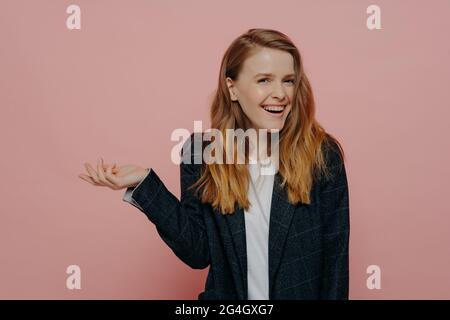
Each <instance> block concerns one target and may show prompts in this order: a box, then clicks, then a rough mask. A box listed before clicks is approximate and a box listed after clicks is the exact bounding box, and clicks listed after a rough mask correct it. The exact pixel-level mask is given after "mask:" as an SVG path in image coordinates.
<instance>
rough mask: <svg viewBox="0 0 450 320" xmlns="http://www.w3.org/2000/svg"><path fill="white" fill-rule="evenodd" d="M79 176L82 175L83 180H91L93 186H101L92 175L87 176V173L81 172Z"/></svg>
mask: <svg viewBox="0 0 450 320" xmlns="http://www.w3.org/2000/svg"><path fill="white" fill-rule="evenodd" d="M78 177H80V179H82V180H85V181H87V182H89V183H90V184H92V185H93V186H100V185H99V184H97V183H96V182H95V181H94V180H92V178H91V177H90V176H87V175H85V174H79V175H78Z"/></svg>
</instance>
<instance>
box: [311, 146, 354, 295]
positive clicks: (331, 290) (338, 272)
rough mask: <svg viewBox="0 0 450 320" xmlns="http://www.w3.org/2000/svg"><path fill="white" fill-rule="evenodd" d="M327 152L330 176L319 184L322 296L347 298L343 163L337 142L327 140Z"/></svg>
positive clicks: (347, 223) (347, 226)
mask: <svg viewBox="0 0 450 320" xmlns="http://www.w3.org/2000/svg"><path fill="white" fill-rule="evenodd" d="M327 150H328V152H327V156H326V158H328V161H329V162H328V163H329V168H330V172H331V173H332V177H331V178H330V179H329V180H324V182H323V183H322V185H321V188H320V204H319V206H320V214H321V217H322V219H323V220H322V222H323V244H324V247H323V249H324V251H323V258H324V260H323V263H324V264H323V278H322V290H321V298H322V299H331V300H338V299H348V291H349V288H348V287H349V254H348V250H349V237H350V221H349V220H350V219H349V217H350V214H349V196H348V183H347V175H346V171H345V165H344V161H343V158H342V157H341V153H340V152H339V149H338V146H337V144H335V143H332V144H331V148H330V147H328V148H327Z"/></svg>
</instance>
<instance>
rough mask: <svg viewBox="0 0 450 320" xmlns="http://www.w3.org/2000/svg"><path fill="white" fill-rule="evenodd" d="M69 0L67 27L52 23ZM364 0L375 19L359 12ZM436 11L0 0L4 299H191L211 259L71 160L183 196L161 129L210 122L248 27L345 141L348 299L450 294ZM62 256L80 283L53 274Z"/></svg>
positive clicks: (441, 20)
mask: <svg viewBox="0 0 450 320" xmlns="http://www.w3.org/2000/svg"><path fill="white" fill-rule="evenodd" d="M70 4H77V5H79V6H80V7H81V30H68V29H67V28H66V24H65V23H66V17H67V16H68V14H67V13H66V8H67V7H68V6H69V5H70ZM371 4H377V5H379V6H380V7H381V19H382V30H372V31H371V30H368V29H367V27H366V18H367V13H366V8H367V7H368V6H369V5H371ZM449 12H450V2H449V1H448V0H433V1H429V2H425V1H362V0H354V1H348V0H346V1H323V0H322V1H317V0H314V1H312V0H311V1H299V0H295V1H282V0H280V1H276V2H274V1H262V0H256V1H237V0H232V1H230V0H228V1H206V0H203V1H199V0H196V1H181V0H179V1H174V0H172V1H162V0H161V1H143V0H142V1H106V0H104V1H100V0H97V1H86V0H83V1H81V0H78V1H49V0H40V1H18V0H6V1H5V0H3V1H2V2H1V7H0V39H1V44H0V46H1V47H0V106H1V117H0V130H1V135H0V139H1V146H2V150H1V154H2V156H1V157H0V167H1V169H2V170H1V173H2V177H1V182H0V195H1V199H2V200H1V202H0V268H1V269H0V298H2V299H12V298H23V299H34V298H38V299H50V298H57V299H85V298H87V299H196V298H197V295H198V293H200V292H201V291H202V290H203V286H204V282H205V277H206V274H207V269H206V270H191V269H190V268H189V267H188V266H186V265H184V264H183V263H182V262H181V261H179V260H178V258H177V257H176V256H175V255H174V254H173V253H172V251H171V250H170V249H169V247H167V246H166V245H165V243H164V242H163V241H162V240H161V239H160V237H159V235H158V234H157V232H156V229H155V227H154V225H153V224H152V223H151V222H150V221H148V220H147V218H146V217H145V215H144V214H142V213H141V212H140V211H139V210H138V209H136V208H135V207H133V206H132V205H130V204H128V203H125V202H123V201H122V196H123V193H124V190H120V191H112V190H110V189H107V188H105V187H93V186H91V185H89V184H88V183H87V182H85V181H83V180H81V179H79V178H78V177H77V176H78V174H79V173H82V172H84V167H83V163H84V162H85V161H87V162H90V163H91V164H94V165H95V164H96V161H97V158H98V157H99V156H103V157H104V159H105V160H106V161H107V162H111V161H117V162H118V163H119V164H128V163H132V164H138V165H142V166H148V167H153V168H154V169H155V171H156V172H157V173H158V175H159V176H160V177H161V178H162V179H163V181H164V182H165V183H166V186H167V187H168V188H169V190H171V191H172V192H173V193H174V194H175V195H176V196H179V194H180V192H179V169H178V167H177V166H176V165H175V164H173V163H172V162H171V160H170V152H171V149H172V147H173V146H174V145H175V142H172V141H171V140H170V134H171V132H172V131H173V130H174V129H176V128H187V129H188V130H189V131H191V132H192V131H193V121H194V120H203V121H204V129H206V128H207V127H208V126H209V103H210V100H211V97H212V94H213V92H214V89H215V88H216V85H217V77H218V72H219V64H220V60H221V58H222V55H223V53H224V51H225V49H226V48H227V47H228V45H229V44H230V43H231V41H232V40H233V39H234V38H236V37H237V36H238V35H240V34H241V33H243V32H245V31H246V30H247V29H249V28H254V27H262V28H274V29H277V30H280V31H282V32H284V33H286V34H287V35H288V36H289V37H291V39H292V40H293V41H294V42H295V43H296V45H297V46H298V48H299V49H300V51H301V53H302V55H303V58H304V63H305V67H306V71H307V74H308V75H309V77H310V79H311V82H312V86H313V90H314V93H315V97H316V101H317V107H318V110H317V117H318V119H319V121H320V122H321V123H322V124H323V125H324V126H325V128H326V129H327V130H328V131H330V132H331V133H333V134H334V135H335V136H336V137H338V138H339V139H340V141H341V142H342V144H343V146H344V149H345V151H346V154H347V163H346V165H347V173H348V179H349V187H350V215H351V241H350V246H351V247H350V279H351V280H350V298H351V299H432V298H433V299H449V298H450V272H449V270H450V255H449V253H450V249H449V243H450V233H449V225H450V216H449V213H450V202H449V201H448V199H449V197H450V192H449V190H450V188H449V178H450V165H449V163H450V151H449V150H450V148H449V147H450V145H449V142H448V137H449V136H450V125H449V120H448V119H449V117H450V111H449V106H450V105H449V102H450V90H449V84H450V65H449V57H450V42H449V41H448V31H449V30H450V20H449V19H448V14H449ZM151 150H159V151H158V152H157V153H155V152H151ZM71 264H76V265H79V266H80V267H81V283H82V284H81V285H82V289H81V290H68V289H67V288H66V278H67V277H68V275H67V274H66V273H65V271H66V268H67V266H69V265H71ZM369 265H378V266H380V268H381V272H382V274H381V276H382V277H381V289H380V290H369V289H368V288H367V287H366V278H367V277H368V276H369V275H368V274H367V273H366V268H367V267H368V266H369Z"/></svg>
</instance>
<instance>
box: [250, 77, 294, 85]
mask: <svg viewBox="0 0 450 320" xmlns="http://www.w3.org/2000/svg"><path fill="white" fill-rule="evenodd" d="M265 80H269V79H268V78H263V79H259V80H258V83H259V82H263V81H265ZM286 82H290V83H292V84H294V82H295V80H286Z"/></svg>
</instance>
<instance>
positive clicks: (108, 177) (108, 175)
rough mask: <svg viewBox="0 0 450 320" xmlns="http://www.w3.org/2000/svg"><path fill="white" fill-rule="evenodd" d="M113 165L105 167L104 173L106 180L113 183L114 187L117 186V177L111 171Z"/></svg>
mask: <svg viewBox="0 0 450 320" xmlns="http://www.w3.org/2000/svg"><path fill="white" fill-rule="evenodd" d="M112 168H113V166H109V167H108V168H107V169H106V173H105V178H106V180H108V181H109V182H111V183H112V184H114V185H115V186H116V187H119V184H118V181H117V178H116V177H115V176H114V174H113V171H112Z"/></svg>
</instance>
